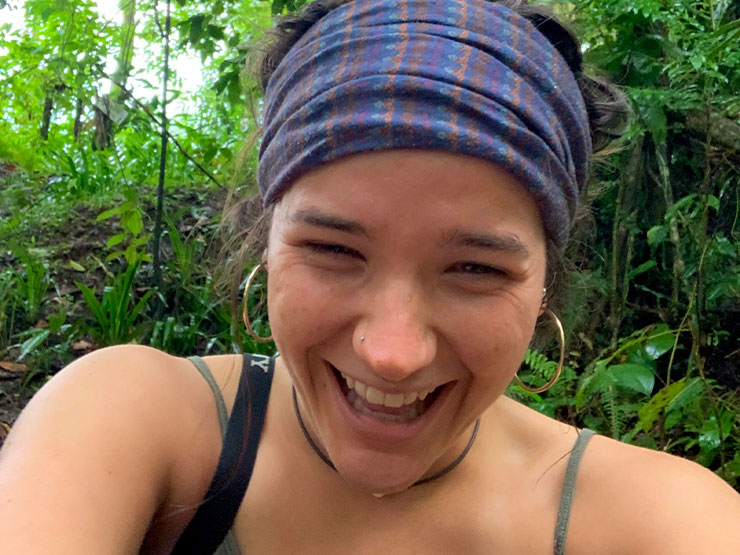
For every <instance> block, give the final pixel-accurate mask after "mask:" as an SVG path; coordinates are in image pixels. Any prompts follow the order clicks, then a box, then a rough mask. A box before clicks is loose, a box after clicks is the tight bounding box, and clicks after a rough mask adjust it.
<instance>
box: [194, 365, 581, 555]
mask: <svg viewBox="0 0 740 555" xmlns="http://www.w3.org/2000/svg"><path fill="white" fill-rule="evenodd" d="M190 360H191V361H192V362H193V364H194V365H195V367H196V368H197V369H198V371H199V372H200V373H201V375H202V376H203V378H204V379H205V380H206V382H208V385H209V386H210V388H211V391H213V396H214V398H215V400H216V408H217V410H218V423H219V426H220V427H221V437H222V439H223V438H224V437H225V435H226V426H227V424H228V422H229V415H228V413H227V411H226V404H225V403H224V398H223V395H221V390H220V389H219V387H218V384H217V383H216V380H215V379H214V378H213V374H211V371H210V370H209V369H208V366H207V365H206V363H205V362H203V359H201V358H200V357H190ZM593 435H594V432H593V431H592V430H589V429H583V430H581V432H580V433H579V434H578V439H576V442H575V444H574V445H573V450H572V451H571V452H570V456H569V457H568V466H567V468H566V470H565V480H564V481H563V491H562V494H561V496H560V507H559V508H558V519H557V523H556V524H555V549H554V553H555V555H564V553H565V539H566V537H567V536H568V522H569V521H570V511H571V507H572V505H573V496H574V494H575V487H576V477H577V476H578V465H579V464H580V462H581V457H582V456H583V452H584V451H585V450H586V446H587V445H588V442H589V440H590V439H591V437H593ZM214 555H241V552H240V551H239V546H238V545H237V543H236V539H235V538H234V535H233V534H232V533H231V532H229V533H228V534H227V536H226V538H225V539H224V541H223V543H222V544H221V545H220V546H219V547H218V549H217V550H216V551H215V553H214Z"/></svg>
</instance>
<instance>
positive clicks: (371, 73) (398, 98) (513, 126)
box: [257, 0, 591, 247]
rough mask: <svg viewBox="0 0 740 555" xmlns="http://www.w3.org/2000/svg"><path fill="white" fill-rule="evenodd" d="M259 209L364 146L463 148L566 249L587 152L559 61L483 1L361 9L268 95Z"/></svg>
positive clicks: (314, 37) (316, 43)
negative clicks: (528, 198) (489, 167)
mask: <svg viewBox="0 0 740 555" xmlns="http://www.w3.org/2000/svg"><path fill="white" fill-rule="evenodd" d="M263 118H264V119H263V123H264V125H263V128H264V135H263V141H262V145H261V148H260V156H259V160H260V162H259V167H258V172H257V173H258V175H257V178H258V183H259V187H260V191H261V193H262V197H263V202H264V204H265V206H267V205H269V204H271V203H273V202H275V201H276V200H277V199H279V198H280V196H281V195H282V194H283V193H284V192H285V191H286V189H288V188H289V187H290V185H291V183H292V182H293V181H294V180H295V179H296V178H298V177H299V176H300V175H301V174H303V173H305V172H306V171H308V170H310V169H312V168H315V167H317V166H319V165H321V164H324V163H326V162H330V161H332V160H336V159H339V158H342V157H344V156H349V155H351V154H357V153H361V152H368V151H378V150H388V149H398V148H415V149H424V150H444V151H448V152H457V153H460V154H465V155H469V156H474V157H477V158H482V159H484V160H488V161H490V162H492V163H494V164H496V165H498V166H500V167H502V168H503V169H504V170H506V171H507V172H509V173H510V174H511V175H513V176H514V177H515V178H517V179H518V180H519V181H520V182H521V183H522V184H523V185H524V187H526V189H527V191H528V192H529V194H530V195H532V197H533V198H534V199H535V201H536V202H537V204H538V206H539V209H540V213H541V215H542V220H543V223H544V226H545V231H546V233H547V236H548V237H549V238H551V239H552V240H553V241H554V242H555V244H556V245H557V246H559V247H561V246H562V245H563V244H564V243H565V240H566V239H567V236H568V232H569V229H570V226H571V223H572V220H573V217H574V213H575V209H576V206H577V201H578V196H579V191H580V190H581V188H582V187H583V186H584V184H585V181H586V176H587V173H588V161H589V157H590V154H591V140H590V131H589V123H588V115H587V113H586V108H585V105H584V102H583V98H582V96H581V93H580V90H579V88H578V85H577V84H576V81H575V78H574V76H573V73H572V72H571V71H570V69H569V67H568V64H567V63H566V61H565V60H564V59H563V58H562V56H560V54H559V53H558V52H557V50H556V49H555V48H554V47H553V46H552V44H551V43H550V42H549V41H548V40H547V38H545V36H544V35H542V34H541V33H540V32H539V31H537V30H536V28H535V27H534V25H532V23H530V22H529V21H528V20H527V19H525V18H524V17H522V16H520V15H518V14H517V13H516V12H514V11H513V10H511V9H509V8H507V7H505V6H503V5H501V4H496V3H491V2H488V1H486V0H355V1H353V2H349V3H347V4H344V5H342V6H340V7H338V8H335V9H333V10H332V11H330V12H329V13H328V14H327V15H326V16H324V17H323V18H321V19H320V20H319V21H318V22H317V23H316V24H314V25H313V26H312V27H311V28H310V29H309V30H308V31H307V32H306V33H305V34H304V35H303V36H302V37H301V38H300V39H299V40H298V42H296V44H295V45H294V46H293V47H292V48H291V50H290V51H289V52H288V54H287V55H286V56H285V58H284V59H283V60H282V61H281V63H280V64H279V65H278V67H277V68H276V69H275V72H274V73H273V75H272V76H271V78H270V80H269V82H268V84H267V88H266V91H265V98H264V109H263Z"/></svg>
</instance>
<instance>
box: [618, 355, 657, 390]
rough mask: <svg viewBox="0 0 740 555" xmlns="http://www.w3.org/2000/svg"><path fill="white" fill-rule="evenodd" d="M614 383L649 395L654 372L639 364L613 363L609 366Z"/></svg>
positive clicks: (652, 384)
mask: <svg viewBox="0 0 740 555" xmlns="http://www.w3.org/2000/svg"><path fill="white" fill-rule="evenodd" d="M609 369H610V370H611V372H612V374H613V375H614V378H615V379H616V384H617V385H618V386H621V387H623V388H626V389H631V390H632V391H637V392H638V393H642V394H643V395H650V394H651V393H652V392H653V386H654V385H655V374H653V371H652V370H651V369H650V368H646V367H645V366H642V365H640V364H631V363H626V364H615V365H614V366H610V367H609Z"/></svg>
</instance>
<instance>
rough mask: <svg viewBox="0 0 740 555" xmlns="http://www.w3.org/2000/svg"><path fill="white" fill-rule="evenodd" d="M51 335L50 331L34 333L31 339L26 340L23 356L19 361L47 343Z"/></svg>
mask: <svg viewBox="0 0 740 555" xmlns="http://www.w3.org/2000/svg"><path fill="white" fill-rule="evenodd" d="M49 333H51V332H50V331H49V330H40V331H39V332H38V333H34V334H33V335H31V337H29V338H28V339H26V340H25V341H24V342H23V344H22V345H21V354H20V355H19V356H18V360H19V361H20V360H23V359H24V358H25V357H26V355H29V354H30V353H32V352H33V351H34V349H36V347H38V346H39V345H41V344H42V343H43V342H44V341H46V338H47V337H49Z"/></svg>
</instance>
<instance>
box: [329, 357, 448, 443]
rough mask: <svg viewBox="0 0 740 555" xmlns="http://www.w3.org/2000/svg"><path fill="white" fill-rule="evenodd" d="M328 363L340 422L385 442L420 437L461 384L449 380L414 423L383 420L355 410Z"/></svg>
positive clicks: (362, 433)
mask: <svg viewBox="0 0 740 555" xmlns="http://www.w3.org/2000/svg"><path fill="white" fill-rule="evenodd" d="M324 365H325V368H326V371H327V373H328V374H329V378H330V380H331V383H332V386H331V387H330V391H331V396H332V403H331V406H332V407H335V410H336V411H337V412H338V413H339V421H340V422H344V423H346V425H347V426H348V427H349V428H350V429H351V431H352V432H353V433H354V434H356V435H357V436H359V437H360V438H363V439H366V440H370V441H377V442H382V443H394V442H404V441H409V440H411V439H413V438H416V437H417V436H419V435H420V434H421V433H422V432H423V431H424V430H425V429H426V428H427V427H429V426H430V424H431V422H432V420H434V419H435V417H436V416H437V415H438V414H439V413H440V411H441V410H442V407H443V405H444V404H445V402H446V401H447V397H448V396H449V395H450V392H451V391H452V389H453V387H454V386H455V384H456V383H457V382H449V383H447V384H444V385H443V386H442V389H441V391H440V392H439V393H438V394H437V398H436V399H435V401H434V403H432V405H431V406H430V407H429V408H428V409H427V410H426V411H425V412H424V414H422V415H421V416H419V417H418V418H416V419H414V420H412V421H410V422H388V421H380V420H377V419H375V418H373V417H371V416H368V415H366V414H362V413H359V412H357V411H356V410H354V409H353V408H352V407H351V406H350V404H349V402H347V398H346V397H345V395H344V393H343V392H342V390H341V388H340V385H339V383H338V381H337V378H336V376H335V375H334V370H333V369H332V366H331V364H330V363H329V362H327V361H324ZM340 379H341V378H340Z"/></svg>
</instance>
